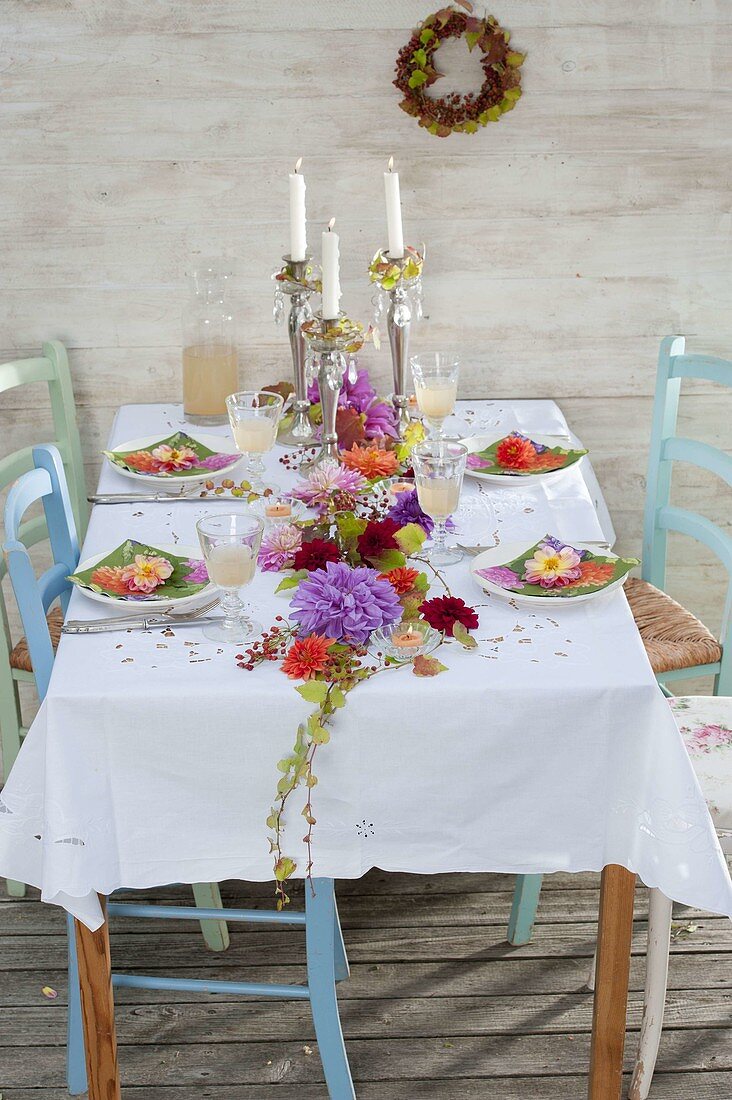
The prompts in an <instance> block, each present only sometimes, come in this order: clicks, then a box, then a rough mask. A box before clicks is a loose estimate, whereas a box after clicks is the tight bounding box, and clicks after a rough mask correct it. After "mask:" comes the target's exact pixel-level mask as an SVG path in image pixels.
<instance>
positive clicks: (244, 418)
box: [226, 390, 285, 493]
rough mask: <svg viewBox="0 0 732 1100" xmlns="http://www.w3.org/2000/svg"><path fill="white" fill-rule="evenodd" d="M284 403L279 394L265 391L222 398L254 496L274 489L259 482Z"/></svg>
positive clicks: (275, 434) (274, 486)
mask: <svg viewBox="0 0 732 1100" xmlns="http://www.w3.org/2000/svg"><path fill="white" fill-rule="evenodd" d="M284 403H285V401H284V398H283V397H282V396H281V395H280V394H279V393H270V392H269V391H268V390H243V391H242V392H241V393H230V394H229V396H228V397H227V398H226V408H227V411H228V413H229V423H230V424H231V431H232V433H233V435H234V442H235V443H236V445H237V447H238V449H239V450H240V451H241V452H242V454H245V455H246V456H247V474H248V478H249V481H250V483H251V486H252V489H253V491H254V492H255V493H263V492H264V491H265V489H277V488H278V486H276V485H274V484H273V483H272V482H268V483H267V484H266V485H265V483H264V481H263V480H262V478H263V475H264V472H265V471H264V462H263V461H262V455H265V454H267V452H268V451H271V450H272V448H273V447H274V445H275V440H276V439H277V425H278V423H279V419H280V416H281V415H282V407H283V405H284Z"/></svg>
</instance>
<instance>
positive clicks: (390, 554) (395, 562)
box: [369, 550, 407, 573]
mask: <svg viewBox="0 0 732 1100" xmlns="http://www.w3.org/2000/svg"><path fill="white" fill-rule="evenodd" d="M369 560H370V561H371V562H372V564H373V566H374V569H378V570H379V572H380V573H388V572H389V570H390V569H400V568H401V566H403V565H406V563H407V559H406V558H405V557H404V554H402V552H401V550H385V551H384V553H383V554H381V555H380V556H379V557H378V558H371V559H369Z"/></svg>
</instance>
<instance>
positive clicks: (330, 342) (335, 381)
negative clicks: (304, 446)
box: [305, 312, 351, 467]
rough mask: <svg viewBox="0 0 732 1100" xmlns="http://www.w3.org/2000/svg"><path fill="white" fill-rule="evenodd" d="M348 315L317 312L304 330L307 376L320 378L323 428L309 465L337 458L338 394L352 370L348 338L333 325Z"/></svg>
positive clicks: (319, 388) (319, 387)
mask: <svg viewBox="0 0 732 1100" xmlns="http://www.w3.org/2000/svg"><path fill="white" fill-rule="evenodd" d="M343 317H345V314H343V313H341V314H339V317H338V318H333V319H331V320H329V319H327V318H324V317H323V315H322V313H320V312H318V313H316V314H315V318H314V323H313V324H312V325H311V326H309V331H307V332H306V333H305V338H306V339H307V343H308V352H307V358H306V377H307V378H308V379H314V378H317V380H318V390H319V392H320V408H321V412H322V417H323V431H322V434H321V437H320V450H319V451H318V453H317V454H316V456H315V458H314V459H313V460H312V462H309V463H308V464H307V465H308V466H309V467H312V466H319V465H320V464H321V463H323V462H329V461H335V462H337V461H338V433H337V431H336V416H337V413H338V394H339V393H340V391H341V387H342V386H343V378H344V375H345V374H346V371H348V370H350V369H351V367H350V364H349V360H348V358H347V356H346V348H347V347H348V343H349V341H348V338H347V337H346V336H343V335H340V334H338V333H337V331H334V328H335V327H336V326H337V325H338V322H339V320H341V318H343Z"/></svg>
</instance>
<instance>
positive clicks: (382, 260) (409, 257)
mask: <svg viewBox="0 0 732 1100" xmlns="http://www.w3.org/2000/svg"><path fill="white" fill-rule="evenodd" d="M404 252H405V256H404V257H403V259H402V261H401V263H399V262H397V261H396V260H392V259H390V258H389V255H388V253H387V252H385V251H384V249H383V248H380V249H379V251H378V252H377V253H376V254H375V256H374V258H373V260H372V261H371V263H370V264H369V282H371V283H376V284H377V285H378V286H380V287H381V289H382V290H393V289H394V287H395V286H396V285H397V283H400V282H402V281H404V282H405V283H409V282H412V280H414V279H418V278H419V277H420V275H421V274H422V267H423V265H424V245H422V252H418V251H417V249H416V248H412V247H411V246H410V245H407V246H406V248H405V249H404Z"/></svg>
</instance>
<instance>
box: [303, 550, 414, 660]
mask: <svg viewBox="0 0 732 1100" xmlns="http://www.w3.org/2000/svg"><path fill="white" fill-rule="evenodd" d="M290 606H291V608H292V618H293V619H294V620H295V621H296V622H298V623H299V625H300V630H301V632H302V633H303V634H321V635H323V636H324V637H327V638H335V639H336V641H346V642H349V643H351V644H359V643H363V642H365V641H367V639H368V637H369V635H370V634H371V632H372V630H376V629H378V627H380V626H387V625H388V624H389V623H394V622H396V621H397V620H398V619H400V618H401V616H402V605H401V604H400V603H399V599H398V597H397V594H396V592H395V591H394V589H393V588H392V586H391V585H390V584H389V582H388V581H385V580H382V579H381V578H380V577H379V574H378V573H377V572H376V570H375V569H369V568H368V567H367V566H363V565H359V566H356V567H355V568H351V566H350V565H347V564H346V563H345V562H340V561H339V562H332V561H329V562H328V564H327V565H326V567H325V569H316V570H315V571H314V572H313V573H311V574H310V576H309V577H308V578H307V579H306V580H303V581H300V584H299V585H298V587H297V592H296V593H295V595H294V597H293V599H292V602H291V604H290Z"/></svg>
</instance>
